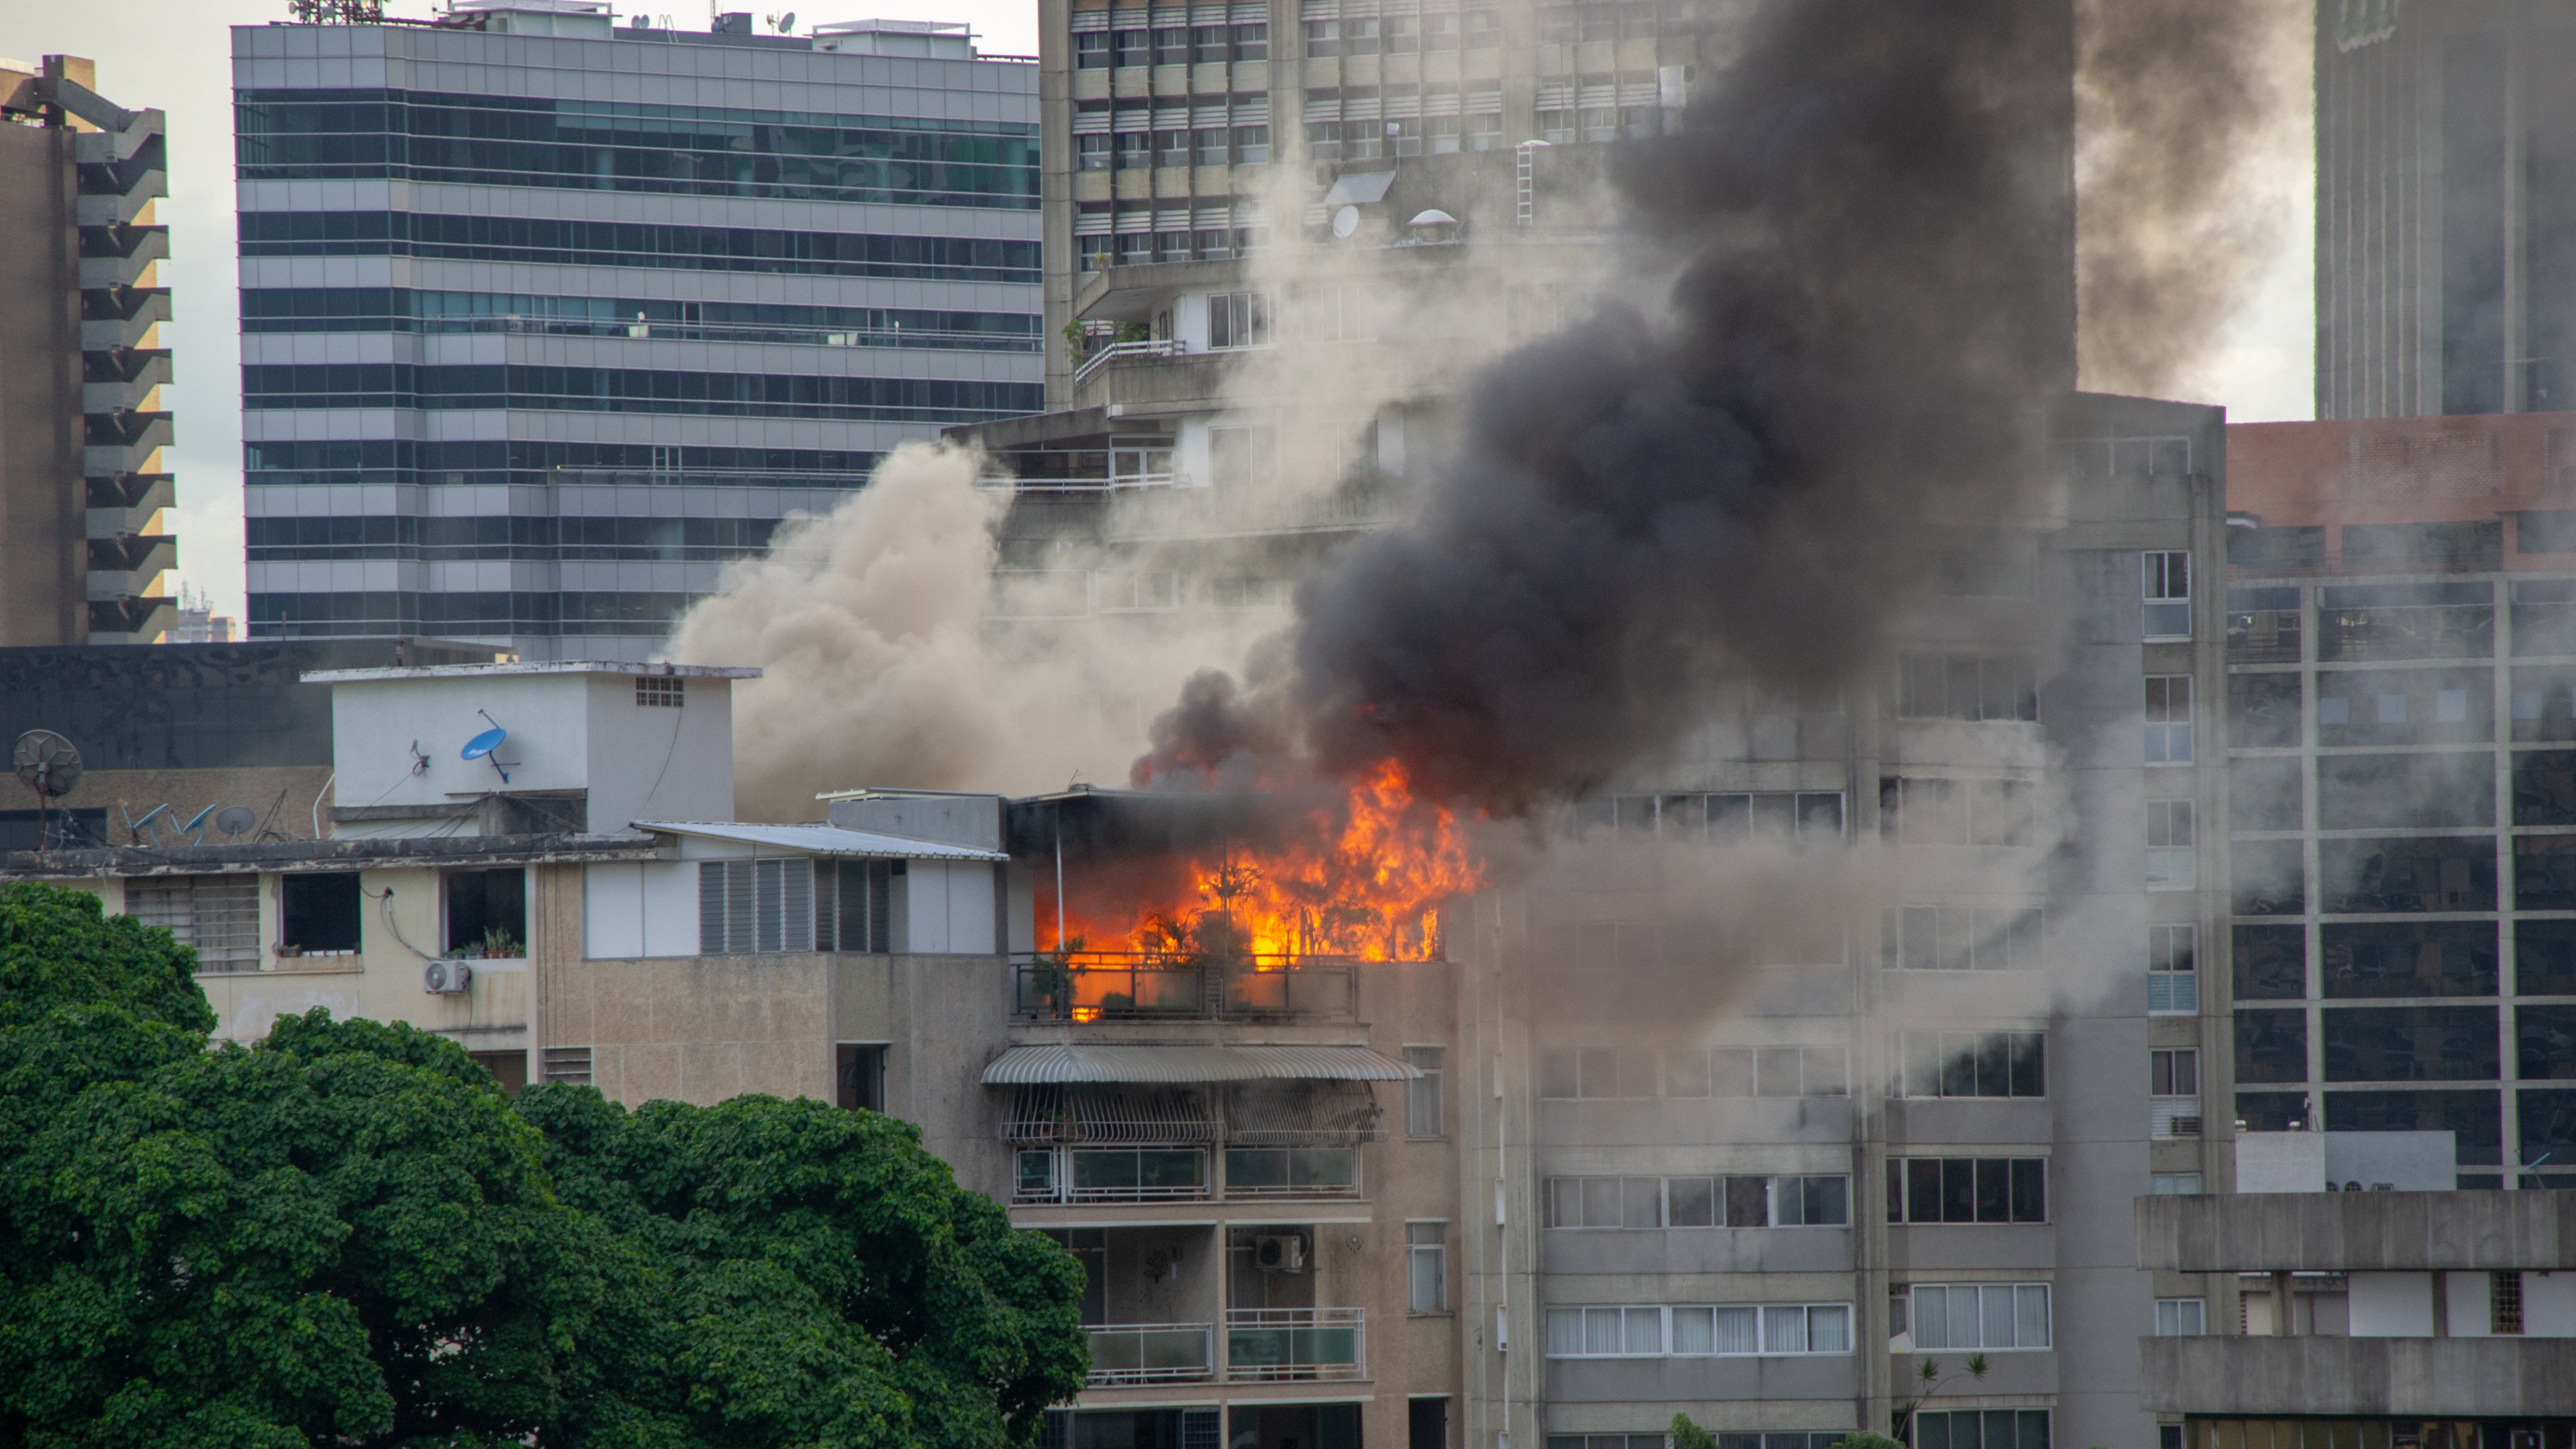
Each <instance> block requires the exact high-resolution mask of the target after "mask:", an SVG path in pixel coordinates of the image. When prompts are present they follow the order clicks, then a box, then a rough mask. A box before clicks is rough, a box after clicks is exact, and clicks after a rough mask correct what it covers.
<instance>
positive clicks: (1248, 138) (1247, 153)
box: [1234, 126, 1270, 236]
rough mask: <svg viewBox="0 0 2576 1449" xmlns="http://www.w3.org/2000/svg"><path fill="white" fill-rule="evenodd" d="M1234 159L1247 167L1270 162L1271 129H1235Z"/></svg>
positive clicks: (1238, 127)
mask: <svg viewBox="0 0 2576 1449" xmlns="http://www.w3.org/2000/svg"><path fill="white" fill-rule="evenodd" d="M1234 159H1235V160H1237V161H1240V162H1242V163H1243V164H1245V165H1247V166H1254V165H1258V164H1260V163H1262V162H1264V161H1267V160H1269V159H1270V128H1269V127H1268V126H1237V127H1235V128H1234ZM1245 235H1247V236H1249V235H1250V233H1249V232H1247V233H1245Z"/></svg>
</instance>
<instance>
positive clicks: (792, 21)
mask: <svg viewBox="0 0 2576 1449" xmlns="http://www.w3.org/2000/svg"><path fill="white" fill-rule="evenodd" d="M795 28H796V12H795V11H793V10H790V11H788V12H787V13H786V14H784V15H781V16H779V17H778V33H779V34H781V35H785V34H786V33H787V32H789V31H791V30H794V29H795Z"/></svg>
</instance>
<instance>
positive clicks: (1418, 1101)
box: [1404, 1046, 1449, 1137]
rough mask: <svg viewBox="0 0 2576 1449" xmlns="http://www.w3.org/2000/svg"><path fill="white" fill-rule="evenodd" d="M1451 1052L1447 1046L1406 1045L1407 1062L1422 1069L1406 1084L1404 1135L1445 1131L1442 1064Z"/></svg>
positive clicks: (1431, 1133) (1414, 1135)
mask: <svg viewBox="0 0 2576 1449" xmlns="http://www.w3.org/2000/svg"><path fill="white" fill-rule="evenodd" d="M1448 1054H1449V1053H1448V1048H1446V1047H1436V1046H1413V1047H1406V1048H1405V1049H1404V1064H1405V1065H1406V1066H1408V1067H1411V1068H1413V1069H1414V1070H1416V1071H1418V1072H1420V1073H1422V1075H1421V1076H1420V1077H1417V1078H1415V1079H1414V1080H1412V1081H1410V1082H1407V1083H1405V1085H1404V1135H1406V1136H1407V1137H1439V1136H1442V1135H1444V1129H1445V1124H1444V1123H1443V1122H1442V1120H1441V1096H1440V1087H1441V1065H1442V1063H1443V1062H1444V1061H1446V1060H1447V1058H1448Z"/></svg>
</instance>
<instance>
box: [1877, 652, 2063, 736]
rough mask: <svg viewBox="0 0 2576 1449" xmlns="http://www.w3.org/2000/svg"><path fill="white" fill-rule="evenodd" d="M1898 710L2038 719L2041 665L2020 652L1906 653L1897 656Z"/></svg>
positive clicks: (1912, 715) (1911, 715)
mask: <svg viewBox="0 0 2576 1449" xmlns="http://www.w3.org/2000/svg"><path fill="white" fill-rule="evenodd" d="M1896 712H1897V715H1898V716H1899V717H1900V718H1904V719H1958V720H2036V719H2038V718H2039V671H2038V668H2037V666H2036V665H2035V664H2034V663H2033V662H2032V661H2031V660H2028V659H2022V658H2004V657H1988V656H1984V655H1977V654H1908V655H1906V656H1904V658H1903V659H1902V660H1900V661H1899V662H1898V669H1897V693H1896Z"/></svg>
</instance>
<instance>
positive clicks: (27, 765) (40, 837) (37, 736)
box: [9, 730, 81, 851]
mask: <svg viewBox="0 0 2576 1449" xmlns="http://www.w3.org/2000/svg"><path fill="white" fill-rule="evenodd" d="M9 763H10V764H11V765H12V766H14V767H16V769H17V771H18V778H19V779H21V780H24V781H25V782H26V783H27V788H28V789H30V790H33V791H35V792H36V849H38V850H39V851H41V850H43V849H44V848H45V822H46V808H47V806H49V805H50V804H51V803H52V802H53V801H54V800H56V799H58V798H59V797H61V796H64V795H68V794H70V793H71V792H72V787H73V786H75V785H78V784H79V783H80V778H81V757H80V750H79V749H78V748H77V747H75V746H74V745H73V744H72V742H71V741H69V740H67V739H64V738H63V737H62V736H61V735H58V734H55V733H54V732H53V731H52V730H29V731H27V732H26V733H25V734H23V735H20V736H18V742H17V743H16V744H14V745H12V746H10V747H9Z"/></svg>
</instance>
